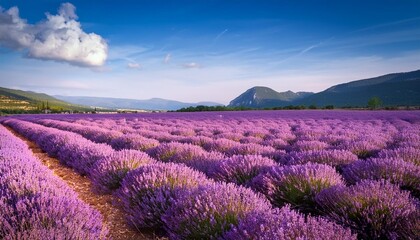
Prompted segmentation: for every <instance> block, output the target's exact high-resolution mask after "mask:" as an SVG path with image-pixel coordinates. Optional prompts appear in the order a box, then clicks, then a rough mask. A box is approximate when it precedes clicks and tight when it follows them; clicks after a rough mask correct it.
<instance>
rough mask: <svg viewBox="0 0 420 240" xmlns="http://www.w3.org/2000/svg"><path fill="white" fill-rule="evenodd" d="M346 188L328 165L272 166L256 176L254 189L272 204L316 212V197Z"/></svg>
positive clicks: (253, 184) (253, 183) (253, 182)
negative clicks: (288, 205) (327, 190)
mask: <svg viewBox="0 0 420 240" xmlns="http://www.w3.org/2000/svg"><path fill="white" fill-rule="evenodd" d="M337 185H339V186H340V185H344V183H343V180H342V178H341V176H340V174H338V173H337V172H336V171H335V169H334V168H332V167H331V166H328V165H325V164H315V163H307V164H305V165H294V166H277V167H271V168H270V170H268V171H267V172H265V173H262V174H260V175H258V176H257V177H255V178H254V179H253V181H252V183H251V186H252V188H253V189H255V190H256V191H259V192H262V193H263V194H264V195H265V196H266V197H267V198H268V199H269V200H270V201H271V203H272V204H273V205H275V206H278V207H281V206H283V205H285V204H291V206H292V207H293V208H297V209H300V210H302V211H304V212H314V211H315V210H316V209H315V207H316V202H315V196H316V195H317V194H318V193H319V192H321V191H322V190H324V189H326V188H329V187H332V186H337Z"/></svg>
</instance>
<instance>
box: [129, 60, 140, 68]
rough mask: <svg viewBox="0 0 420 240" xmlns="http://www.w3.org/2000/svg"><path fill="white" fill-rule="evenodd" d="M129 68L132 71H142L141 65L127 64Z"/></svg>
mask: <svg viewBox="0 0 420 240" xmlns="http://www.w3.org/2000/svg"><path fill="white" fill-rule="evenodd" d="M127 67H128V68H130V69H140V68H141V65H140V64H139V63H136V62H129V63H128V64H127Z"/></svg>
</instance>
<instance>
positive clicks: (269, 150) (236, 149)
mask: <svg viewBox="0 0 420 240" xmlns="http://www.w3.org/2000/svg"><path fill="white" fill-rule="evenodd" d="M275 152H276V150H275V149H274V148H273V147H270V146H263V145H259V144H255V143H244V144H240V145H237V146H233V147H231V148H230V149H229V150H228V151H227V152H226V154H227V155H229V156H233V155H262V156H270V155H272V154H274V153H275Z"/></svg>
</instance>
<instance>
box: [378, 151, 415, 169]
mask: <svg viewBox="0 0 420 240" xmlns="http://www.w3.org/2000/svg"><path fill="white" fill-rule="evenodd" d="M378 157H379V158H401V159H403V160H404V161H406V162H411V163H413V164H415V165H417V166H420V149H417V148H414V147H404V148H396V149H392V150H390V149H384V150H382V151H380V152H379V153H378Z"/></svg>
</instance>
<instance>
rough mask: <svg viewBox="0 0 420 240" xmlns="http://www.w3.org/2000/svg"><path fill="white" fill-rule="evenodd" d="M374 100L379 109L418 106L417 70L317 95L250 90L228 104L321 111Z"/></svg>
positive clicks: (381, 77)
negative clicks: (326, 108) (294, 106)
mask: <svg viewBox="0 0 420 240" xmlns="http://www.w3.org/2000/svg"><path fill="white" fill-rule="evenodd" d="M372 97H378V98H379V99H381V101H382V105H383V106H420V70H416V71H412V72H403V73H392V74H387V75H383V76H379V77H374V78H369V79H362V80H357V81H352V82H348V83H343V84H338V85H335V86H332V87H330V88H328V89H326V90H324V91H322V92H319V93H315V94H314V93H308V92H297V93H294V92H291V91H287V92H276V91H274V90H273V89H270V88H267V87H253V88H251V89H248V90H247V91H246V92H244V93H242V94H241V95H239V96H238V97H237V98H235V99H234V100H232V101H231V102H230V104H229V106H231V107H239V106H243V107H252V108H267V107H283V106H287V105H304V106H310V105H315V106H317V107H325V106H327V105H333V106H335V107H346V106H352V107H365V106H367V103H368V101H369V99H371V98H372Z"/></svg>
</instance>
